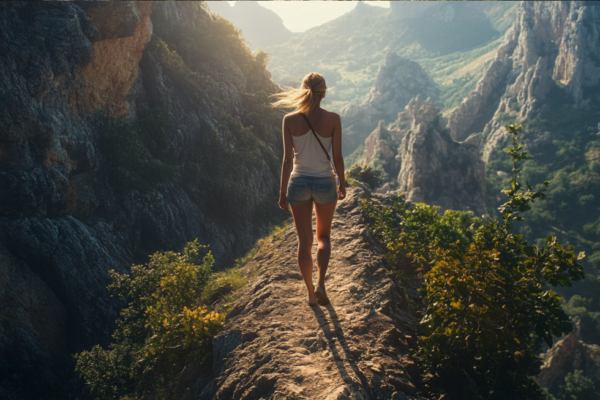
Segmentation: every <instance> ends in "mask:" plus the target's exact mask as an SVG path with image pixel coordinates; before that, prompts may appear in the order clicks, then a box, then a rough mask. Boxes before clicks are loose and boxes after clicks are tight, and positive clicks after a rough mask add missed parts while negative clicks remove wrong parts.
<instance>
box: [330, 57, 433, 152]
mask: <svg viewBox="0 0 600 400" xmlns="http://www.w3.org/2000/svg"><path fill="white" fill-rule="evenodd" d="M418 95H423V96H425V97H431V98H432V99H433V100H436V101H437V100H438V98H439V88H438V86H437V85H436V83H435V82H434V81H433V80H432V79H431V78H430V77H429V75H428V74H427V72H425V70H424V69H423V68H421V66H420V65H419V64H417V63H416V62H414V61H410V60H408V59H406V58H403V57H400V56H398V55H397V54H396V53H388V54H387V56H386V58H385V63H384V64H383V65H382V66H381V67H379V70H378V71H377V75H376V77H375V84H374V85H373V87H372V88H371V91H370V92H369V93H368V94H367V95H366V96H365V98H364V99H363V101H362V103H361V104H359V105H355V104H348V105H347V106H345V107H344V108H342V110H341V111H340V116H341V118H342V124H343V126H344V141H343V150H342V151H343V152H344V154H345V155H347V153H348V152H349V150H350V151H351V150H354V149H356V148H357V147H359V145H360V144H361V143H364V140H365V138H366V133H367V132H370V131H371V130H372V129H373V126H375V125H377V123H378V122H379V121H381V120H383V121H387V122H388V123H390V122H392V121H395V120H396V119H397V118H398V112H399V111H401V110H403V109H404V106H406V105H407V104H408V102H409V101H410V99H412V98H413V97H416V96H418ZM347 149H348V150H347Z"/></svg>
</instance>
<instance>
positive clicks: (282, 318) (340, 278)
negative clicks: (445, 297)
mask: <svg viewBox="0 0 600 400" xmlns="http://www.w3.org/2000/svg"><path fill="white" fill-rule="evenodd" d="M361 196H370V194H368V193H367V192H366V191H364V190H362V189H360V188H349V190H348V196H347V198H346V199H345V200H344V201H343V202H340V203H339V204H338V208H337V210H336V214H335V217H334V221H333V231H332V257H331V262H330V267H329V270H328V273H327V281H326V286H327V290H328V295H329V298H330V300H331V304H330V305H328V306H326V307H321V306H315V307H310V306H309V305H308V304H307V296H306V289H305V285H304V282H303V280H302V276H301V275H300V272H299V270H298V266H297V263H296V249H297V239H296V233H295V230H294V226H293V224H292V225H290V226H289V227H288V228H287V230H286V231H285V232H284V233H283V234H282V235H280V236H279V238H274V239H273V241H271V242H269V243H265V244H264V245H263V246H262V247H261V248H260V249H259V251H258V252H257V254H256V256H255V257H254V258H253V259H252V260H251V262H249V263H248V264H247V265H246V266H245V267H244V273H245V274H246V275H248V276H252V275H253V273H254V274H255V275H256V271H258V274H257V275H256V278H254V279H253V280H251V281H250V283H249V284H248V285H247V286H246V287H244V288H243V289H242V290H241V291H240V292H239V298H238V300H237V301H236V303H235V305H234V308H233V309H232V311H231V312H230V314H229V316H228V322H227V325H226V329H225V332H223V333H222V334H221V335H219V336H218V337H216V338H215V339H214V341H213V347H214V351H213V357H214V359H213V379H211V380H210V381H208V382H207V380H208V379H206V380H204V382H200V381H201V380H202V379H200V381H199V382H197V388H198V392H197V394H196V399H202V400H204V399H248V400H249V399H311V400H312V399H323V400H341V399H353V400H366V399H419V398H420V397H418V394H419V390H418V389H417V386H418V385H417V379H418V368H417V364H416V362H415V360H414V358H413V356H412V355H411V352H412V351H413V350H415V347H416V336H415V328H416V326H417V320H416V318H415V317H414V316H413V315H411V314H410V313H409V302H410V299H411V298H412V299H413V300H414V299H415V298H416V297H418V293H417V292H416V291H415V290H414V289H410V288H402V287H400V286H398V285H397V284H396V283H395V282H394V280H393V277H392V275H391V273H390V272H389V270H388V269H386V263H387V261H386V260H385V258H384V257H383V249H382V248H381V247H380V245H379V244H378V243H377V242H376V241H375V239H374V238H373V236H372V235H371V233H370V232H369V230H368V229H367V228H366V226H365V216H364V212H363V210H362V209H361V208H360V207H359V203H360V198H361ZM314 252H316V240H315V244H314V249H313V257H314ZM313 275H314V277H315V279H316V276H317V272H316V264H315V270H314V274H313Z"/></svg>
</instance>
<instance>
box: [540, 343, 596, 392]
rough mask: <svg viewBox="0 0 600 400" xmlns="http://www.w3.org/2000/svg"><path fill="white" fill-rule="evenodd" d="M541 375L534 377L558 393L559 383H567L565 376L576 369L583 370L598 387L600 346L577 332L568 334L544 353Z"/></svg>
mask: <svg viewBox="0 0 600 400" xmlns="http://www.w3.org/2000/svg"><path fill="white" fill-rule="evenodd" d="M543 359H544V365H542V368H541V371H540V373H539V375H538V376H537V377H536V378H535V379H534V380H535V382H536V383H537V384H538V385H540V386H541V387H544V388H548V390H549V391H550V393H551V394H553V395H556V394H557V392H558V387H559V385H564V384H565V376H567V374H568V373H572V372H573V371H575V370H576V369H579V370H583V372H584V375H585V376H586V377H588V378H590V379H591V380H592V381H593V382H594V385H595V386H596V387H600V361H599V360H600V346H598V345H596V344H586V343H584V342H582V341H581V340H579V338H578V337H577V335H576V334H575V333H570V334H568V335H567V336H566V337H565V338H564V339H562V340H561V341H560V342H558V343H556V344H555V345H554V346H553V347H552V348H551V349H550V350H548V351H547V352H546V354H544V355H543Z"/></svg>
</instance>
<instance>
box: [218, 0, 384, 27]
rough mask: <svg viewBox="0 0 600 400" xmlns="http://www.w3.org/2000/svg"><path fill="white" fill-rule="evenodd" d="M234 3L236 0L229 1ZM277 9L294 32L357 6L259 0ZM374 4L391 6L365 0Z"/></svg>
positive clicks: (350, 2)
mask: <svg viewBox="0 0 600 400" xmlns="http://www.w3.org/2000/svg"><path fill="white" fill-rule="evenodd" d="M228 3H229V4H231V5H233V4H234V3H235V1H228ZM258 3H259V4H260V5H262V6H263V7H265V8H269V9H271V10H273V11H275V12H276V13H277V14H278V15H279V16H280V17H281V19H283V24H284V25H285V26H286V28H288V29H289V30H290V31H292V32H303V31H305V30H307V29H310V28H312V27H314V26H318V25H321V24H323V23H325V22H327V21H330V20H332V19H335V18H337V17H339V16H340V15H342V14H344V13H347V12H348V11H350V10H352V9H353V8H354V7H356V4H357V2H355V1H259V2H258ZM365 3H367V4H369V5H372V6H379V7H386V8H389V7H390V2H389V1H365Z"/></svg>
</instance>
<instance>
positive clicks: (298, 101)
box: [271, 72, 327, 113]
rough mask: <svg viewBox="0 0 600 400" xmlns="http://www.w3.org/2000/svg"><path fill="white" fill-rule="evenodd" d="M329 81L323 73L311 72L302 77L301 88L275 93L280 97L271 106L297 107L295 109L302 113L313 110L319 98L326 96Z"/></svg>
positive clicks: (275, 95)
mask: <svg viewBox="0 0 600 400" xmlns="http://www.w3.org/2000/svg"><path fill="white" fill-rule="evenodd" d="M326 91H327V83H325V78H323V75H321V74H317V73H316V72H311V73H310V74H308V75H306V76H305V77H304V79H302V85H301V86H300V89H290V90H287V91H285V92H281V93H275V94H273V95H272V96H273V97H276V98H278V99H279V100H277V101H276V102H274V103H272V104H271V106H273V107H277V108H295V110H294V111H300V112H301V113H305V112H309V111H311V110H313V109H314V108H315V107H316V105H317V104H318V102H319V100H322V99H323V97H325V92H326Z"/></svg>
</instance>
